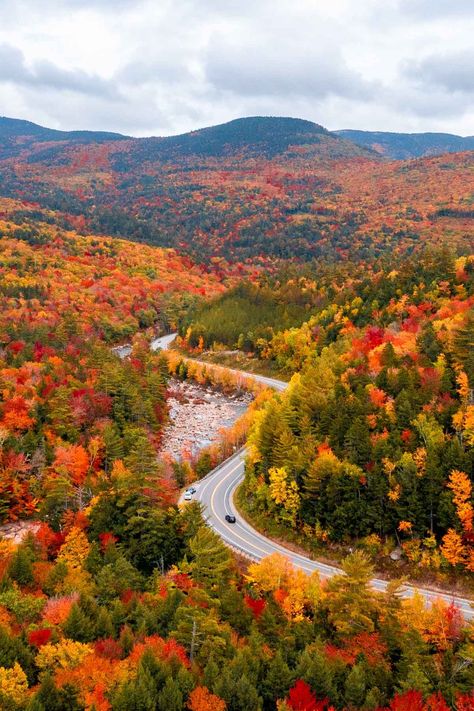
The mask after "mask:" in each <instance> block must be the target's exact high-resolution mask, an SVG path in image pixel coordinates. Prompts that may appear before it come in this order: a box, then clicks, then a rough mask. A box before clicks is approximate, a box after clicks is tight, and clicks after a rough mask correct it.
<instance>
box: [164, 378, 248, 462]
mask: <svg viewBox="0 0 474 711" xmlns="http://www.w3.org/2000/svg"><path fill="white" fill-rule="evenodd" d="M252 399H253V397H252V394H251V393H249V392H238V393H235V394H233V395H228V394H225V393H223V392H220V391H219V390H217V389H215V388H212V387H210V386H203V385H200V384H198V383H195V382H192V381H189V380H187V381H180V380H177V379H175V378H172V379H171V380H170V383H169V388H168V397H167V402H168V406H169V417H170V422H169V424H168V426H167V427H166V429H165V432H164V435H163V439H162V445H161V447H160V451H159V455H160V456H168V457H170V458H172V459H178V460H179V459H182V458H183V455H184V454H186V455H191V456H193V457H194V456H195V455H197V454H198V453H199V451H200V450H202V449H205V448H206V447H208V446H210V445H211V444H213V443H214V442H217V441H218V440H219V438H220V436H221V434H222V430H225V429H227V428H229V427H231V426H232V425H233V424H234V423H235V422H236V421H237V420H238V419H239V417H241V416H242V415H243V414H244V412H245V411H246V410H247V408H248V406H249V405H250V403H251V402H252Z"/></svg>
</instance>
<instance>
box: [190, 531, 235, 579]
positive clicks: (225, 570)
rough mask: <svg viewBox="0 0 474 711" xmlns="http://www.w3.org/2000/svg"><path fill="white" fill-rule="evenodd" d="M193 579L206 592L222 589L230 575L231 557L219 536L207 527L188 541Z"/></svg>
mask: <svg viewBox="0 0 474 711" xmlns="http://www.w3.org/2000/svg"><path fill="white" fill-rule="evenodd" d="M189 549H190V551H191V554H192V561H191V563H190V569H191V574H192V576H193V579H194V580H196V581H197V582H199V583H202V584H203V585H205V586H206V588H207V589H208V590H212V589H215V588H222V587H224V586H225V585H226V584H227V583H228V582H229V580H230V577H231V575H232V568H233V564H232V556H231V554H230V552H229V549H228V548H227V547H226V546H225V545H224V544H223V543H222V541H221V539H220V538H219V536H218V535H217V534H216V533H214V531H213V530H212V529H211V528H209V527H208V526H204V527H203V528H201V529H200V530H199V531H198V532H197V534H196V536H195V537H194V538H192V539H191V540H190V541H189Z"/></svg>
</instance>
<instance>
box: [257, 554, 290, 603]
mask: <svg viewBox="0 0 474 711" xmlns="http://www.w3.org/2000/svg"><path fill="white" fill-rule="evenodd" d="M291 571H292V565H291V563H290V561H289V560H288V558H285V556H284V555H281V553H272V554H271V555H269V556H267V557H266V558H263V559H262V560H261V561H260V563H251V564H250V565H249V567H248V570H247V576H246V577H247V580H248V581H249V582H250V583H252V584H253V585H254V586H255V587H256V588H257V590H258V591H259V592H262V593H263V592H274V591H275V590H278V588H281V587H285V586H286V584H287V583H288V579H289V576H290V574H291Z"/></svg>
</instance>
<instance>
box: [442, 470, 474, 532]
mask: <svg viewBox="0 0 474 711" xmlns="http://www.w3.org/2000/svg"><path fill="white" fill-rule="evenodd" d="M447 486H448V488H449V489H451V491H452V492H453V504H454V505H455V507H456V513H457V515H458V518H459V520H460V522H461V525H462V527H463V530H464V531H466V532H467V531H472V520H473V515H474V512H473V509H472V504H471V497H472V484H471V481H470V479H469V477H468V476H467V474H465V473H464V472H461V471H459V470H458V469H454V470H453V471H452V472H451V474H450V475H449V481H448V484H447Z"/></svg>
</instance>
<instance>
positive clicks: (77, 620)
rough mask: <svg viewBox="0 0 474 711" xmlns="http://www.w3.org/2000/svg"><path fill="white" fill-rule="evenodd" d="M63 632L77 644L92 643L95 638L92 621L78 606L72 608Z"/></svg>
mask: <svg viewBox="0 0 474 711" xmlns="http://www.w3.org/2000/svg"><path fill="white" fill-rule="evenodd" d="M63 632H64V634H65V635H66V637H69V639H73V640H74V641H76V642H91V641H92V640H93V639H94V636H95V635H94V624H93V622H92V620H91V619H90V618H89V617H87V615H86V614H85V613H84V612H83V611H82V610H81V608H80V607H79V605H77V604H74V605H73V606H72V608H71V612H70V613H69V616H68V618H67V620H66V622H65V623H64V625H63Z"/></svg>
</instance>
